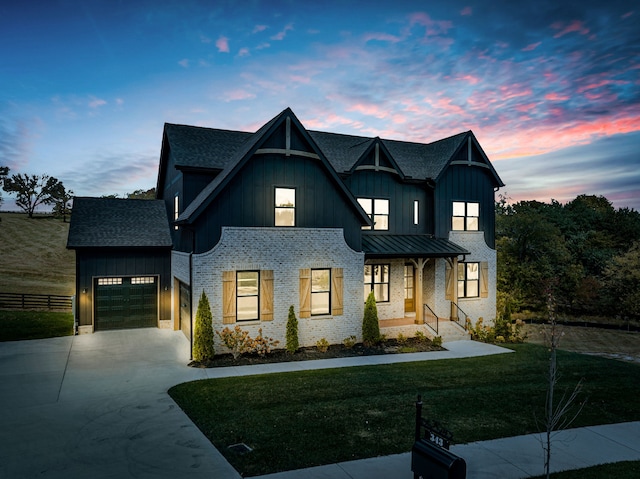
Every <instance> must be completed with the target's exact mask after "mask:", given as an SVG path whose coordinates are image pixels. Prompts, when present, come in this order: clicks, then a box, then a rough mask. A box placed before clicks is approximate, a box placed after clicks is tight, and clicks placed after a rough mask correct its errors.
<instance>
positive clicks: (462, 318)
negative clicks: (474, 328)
mask: <svg viewBox="0 0 640 479" xmlns="http://www.w3.org/2000/svg"><path fill="white" fill-rule="evenodd" d="M451 305H452V306H453V307H454V308H455V311H456V313H457V314H456V318H452V320H454V321H455V322H456V323H457V324H458V325H459V326H461V327H462V328H464V330H465V331H466V330H467V318H468V317H469V316H468V315H467V313H465V312H464V311H462V308H460V306H458V303H456V302H454V301H451ZM453 311H454V309H453V308H452V311H451V312H452V313H453Z"/></svg>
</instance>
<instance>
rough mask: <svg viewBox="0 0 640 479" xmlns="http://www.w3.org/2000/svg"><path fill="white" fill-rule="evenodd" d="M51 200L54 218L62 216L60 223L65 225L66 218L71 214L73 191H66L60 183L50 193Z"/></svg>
mask: <svg viewBox="0 0 640 479" xmlns="http://www.w3.org/2000/svg"><path fill="white" fill-rule="evenodd" d="M51 200H52V203H53V214H54V215H56V216H62V221H63V222H64V223H66V222H67V216H68V215H70V214H71V201H72V200H73V191H71V190H68V191H67V190H66V189H65V187H64V185H63V184H62V182H60V183H58V184H57V185H56V187H55V188H54V189H53V191H52V192H51Z"/></svg>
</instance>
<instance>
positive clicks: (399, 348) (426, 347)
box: [189, 338, 445, 368]
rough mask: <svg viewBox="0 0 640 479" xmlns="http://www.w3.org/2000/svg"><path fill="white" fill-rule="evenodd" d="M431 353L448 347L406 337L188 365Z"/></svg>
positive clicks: (221, 356)
mask: <svg viewBox="0 0 640 479" xmlns="http://www.w3.org/2000/svg"><path fill="white" fill-rule="evenodd" d="M428 351H445V348H443V347H441V346H436V345H434V344H433V343H432V342H431V341H429V340H428V339H420V338H407V339H403V340H397V339H387V340H384V341H381V342H380V343H379V344H377V345H374V346H365V345H364V344H362V343H357V344H355V345H353V346H351V347H348V346H345V345H344V344H332V345H331V346H329V347H328V349H327V350H326V351H325V352H323V351H321V350H320V349H318V348H317V347H315V346H313V347H306V348H300V349H298V351H296V352H295V353H294V354H290V353H289V352H287V351H286V350H285V349H276V350H273V351H271V352H270V353H268V354H265V355H264V356H261V355H258V354H243V355H242V356H240V357H238V358H237V359H234V358H233V356H232V355H231V353H229V354H217V355H216V356H215V357H214V359H213V360H211V361H193V362H191V363H190V364H189V366H192V367H197V368H217V367H226V366H249V365H254V364H269V363H282V362H289V361H310V360H314V359H332V358H352V357H358V356H373V355H381V354H402V353H418V352H428Z"/></svg>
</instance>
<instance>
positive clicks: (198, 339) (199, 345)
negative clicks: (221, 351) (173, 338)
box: [193, 290, 215, 361]
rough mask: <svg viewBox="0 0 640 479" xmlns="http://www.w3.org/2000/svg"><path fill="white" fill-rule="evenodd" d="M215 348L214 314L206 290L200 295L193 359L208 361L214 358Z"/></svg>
mask: <svg viewBox="0 0 640 479" xmlns="http://www.w3.org/2000/svg"><path fill="white" fill-rule="evenodd" d="M214 355H215V349H214V345H213V316H212V315H211V307H210V306H209V298H207V295H206V294H205V292H204V290H203V291H202V295H200V301H199V302H198V310H197V311H196V326H195V331H194V334H193V359H194V360H195V361H208V360H211V359H213V356H214Z"/></svg>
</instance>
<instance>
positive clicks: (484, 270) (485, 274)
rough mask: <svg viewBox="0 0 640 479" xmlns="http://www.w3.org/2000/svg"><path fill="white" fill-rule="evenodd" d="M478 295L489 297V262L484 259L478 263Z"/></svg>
mask: <svg viewBox="0 0 640 479" xmlns="http://www.w3.org/2000/svg"><path fill="white" fill-rule="evenodd" d="M480 297H481V298H488V297H489V263H488V262H486V261H483V262H481V263H480Z"/></svg>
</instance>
